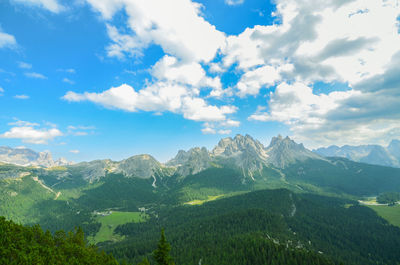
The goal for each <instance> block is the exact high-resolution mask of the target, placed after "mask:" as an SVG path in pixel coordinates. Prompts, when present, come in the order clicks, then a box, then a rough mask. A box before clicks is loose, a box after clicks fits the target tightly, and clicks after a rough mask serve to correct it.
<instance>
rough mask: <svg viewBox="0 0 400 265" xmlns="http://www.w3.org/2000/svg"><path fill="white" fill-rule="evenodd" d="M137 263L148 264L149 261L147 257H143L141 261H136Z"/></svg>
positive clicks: (139, 264)
mask: <svg viewBox="0 0 400 265" xmlns="http://www.w3.org/2000/svg"><path fill="white" fill-rule="evenodd" d="M138 265H150V262H149V260H148V259H147V258H144V259H143V260H142V261H141V262H139V263H138Z"/></svg>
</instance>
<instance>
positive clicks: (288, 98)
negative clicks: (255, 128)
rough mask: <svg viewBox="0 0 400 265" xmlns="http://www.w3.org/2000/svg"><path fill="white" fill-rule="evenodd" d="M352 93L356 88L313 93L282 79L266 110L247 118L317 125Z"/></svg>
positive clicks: (305, 87) (302, 85)
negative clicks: (283, 81)
mask: <svg viewBox="0 0 400 265" xmlns="http://www.w3.org/2000/svg"><path fill="white" fill-rule="evenodd" d="M354 93H356V92H354V91H346V92H331V93H330V94H328V95H326V94H321V95H315V94H314V93H313V91H312V88H311V87H308V86H307V85H305V84H303V83H295V84H287V83H281V84H280V85H278V86H277V87H276V90H275V92H274V93H273V94H272V95H271V99H270V101H269V112H262V111H259V112H258V113H255V114H253V115H251V116H250V117H249V120H256V121H279V122H283V123H286V124H288V125H296V124H301V125H303V124H308V125H315V126H319V125H321V124H323V122H324V120H325V118H324V115H326V114H327V113H328V112H329V111H331V110H334V109H335V108H337V107H338V106H339V105H340V102H341V101H342V100H344V99H346V98H349V97H350V96H351V95H352V94H354Z"/></svg>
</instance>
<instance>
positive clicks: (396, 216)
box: [368, 204, 400, 227]
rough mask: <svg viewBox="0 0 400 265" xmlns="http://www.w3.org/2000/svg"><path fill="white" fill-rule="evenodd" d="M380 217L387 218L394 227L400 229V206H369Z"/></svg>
mask: <svg viewBox="0 0 400 265" xmlns="http://www.w3.org/2000/svg"><path fill="white" fill-rule="evenodd" d="M368 207H370V208H371V209H373V210H374V211H375V212H376V213H377V214H378V215H380V216H381V217H383V218H385V219H386V220H387V221H388V222H389V223H391V224H392V225H396V226H398V227H400V204H397V205H395V206H386V205H368Z"/></svg>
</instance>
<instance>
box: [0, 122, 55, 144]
mask: <svg viewBox="0 0 400 265" xmlns="http://www.w3.org/2000/svg"><path fill="white" fill-rule="evenodd" d="M62 135H63V134H62V132H61V131H59V130H58V129H57V128H50V129H37V128H34V126H17V127H12V128H11V129H10V130H9V131H7V132H5V133H3V134H0V138H7V139H20V140H22V142H24V143H32V144H47V142H48V141H50V140H53V139H54V138H55V137H58V136H62Z"/></svg>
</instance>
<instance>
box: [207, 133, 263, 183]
mask: <svg viewBox="0 0 400 265" xmlns="http://www.w3.org/2000/svg"><path fill="white" fill-rule="evenodd" d="M211 156H212V158H213V159H214V160H215V161H216V162H217V163H218V164H223V165H225V166H228V167H236V168H239V169H240V170H241V171H242V173H243V175H245V176H249V177H251V178H253V179H254V175H255V174H257V173H260V174H261V171H262V169H263V168H264V167H265V166H267V164H268V154H267V152H266V150H265V148H264V146H263V144H262V143H260V142H259V141H257V140H255V139H253V138H252V137H251V136H250V135H246V136H242V135H240V134H238V135H236V136H235V137H234V138H233V139H232V138H230V137H228V138H224V139H222V140H221V141H220V142H219V143H218V145H217V146H216V147H215V148H214V149H213V150H212V152H211Z"/></svg>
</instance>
